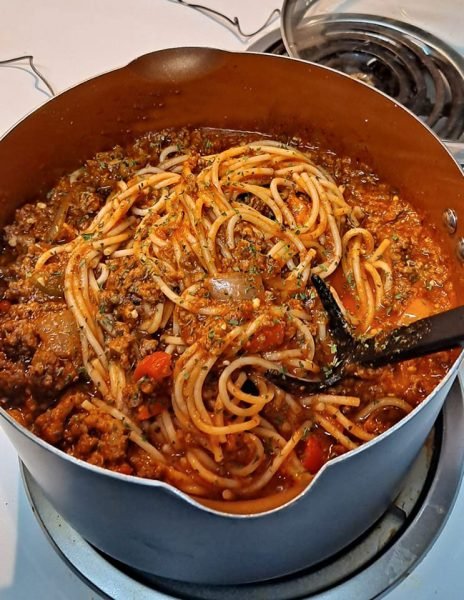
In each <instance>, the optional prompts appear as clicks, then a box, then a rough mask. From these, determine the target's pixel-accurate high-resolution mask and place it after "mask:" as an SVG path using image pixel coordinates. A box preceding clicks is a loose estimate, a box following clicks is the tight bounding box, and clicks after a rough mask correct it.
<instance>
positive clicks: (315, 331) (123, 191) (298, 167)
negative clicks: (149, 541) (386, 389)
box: [32, 136, 422, 501]
mask: <svg viewBox="0 0 464 600" xmlns="http://www.w3.org/2000/svg"><path fill="white" fill-rule="evenodd" d="M83 177H85V169H80V170H79V171H76V172H75V173H73V174H72V175H71V176H70V179H69V185H71V186H79V184H80V182H82V178H83ZM361 204H362V203H361ZM363 221H364V222H363ZM391 246H392V239H391V238H390V237H387V236H383V237H382V235H379V232H378V231H373V230H371V229H370V228H369V224H368V223H366V220H365V210H364V209H363V207H362V206H361V205H360V204H358V202H356V201H355V199H354V198H353V197H351V198H350V201H347V199H346V198H345V197H344V186H342V185H338V184H337V182H336V181H335V179H334V178H333V176H332V175H330V174H329V172H328V170H327V169H326V168H323V167H322V166H321V165H319V164H316V163H315V162H314V161H313V157H312V153H311V152H310V151H308V150H305V149H304V148H297V147H295V146H290V145H286V144H283V143H281V142H280V141H273V140H271V139H267V138H264V139H258V140H253V141H248V140H247V139H246V137H245V136H243V137H242V138H239V139H238V143H235V144H234V145H229V146H227V147H225V148H220V147H219V148H218V149H217V150H215V151H214V152H209V153H199V152H198V151H197V150H196V149H195V148H189V147H186V148H182V149H181V148H179V146H178V144H175V143H174V144H172V143H171V144H168V145H166V146H165V147H164V148H162V149H161V151H160V152H159V155H158V160H157V162H156V163H154V162H148V163H146V164H143V166H141V167H140V168H138V169H135V170H133V172H132V173H131V174H130V176H128V177H126V178H125V179H124V178H119V179H117V182H116V185H114V186H113V189H112V191H111V193H110V194H109V195H108V196H107V198H106V200H105V201H104V202H103V203H102V204H101V206H99V207H98V210H97V211H95V214H94V216H93V217H92V218H91V219H90V220H89V219H87V221H86V226H85V227H84V228H82V229H79V228H78V227H74V229H73V234H72V235H69V236H68V239H65V240H63V241H62V242H61V243H58V244H57V245H54V246H53V245H50V244H49V247H47V248H45V249H43V250H42V253H41V254H40V255H39V256H38V258H37V259H36V262H35V267H34V272H33V274H32V277H33V278H35V279H36V280H39V281H40V280H41V279H42V280H43V279H44V278H45V279H46V278H47V276H49V274H50V272H51V271H52V270H53V269H56V268H57V267H56V265H58V264H59V265H61V266H62V267H63V273H64V279H63V281H64V285H63V293H64V300H65V303H66V307H67V308H68V309H69V310H70V311H71V313H72V316H73V318H74V321H75V323H76V325H77V327H78V330H79V338H80V353H81V357H82V358H81V360H82V365H83V367H84V368H85V372H86V373H87V374H88V377H89V380H90V381H89V383H91V384H92V385H93V389H94V390H95V392H94V393H92V394H87V393H86V395H85V400H83V401H80V402H78V403H77V405H76V406H75V407H74V408H73V409H72V412H71V414H76V413H77V414H78V415H79V418H80V419H81V420H83V422H85V419H86V417H85V415H90V414H94V415H97V414H104V415H105V419H110V421H111V419H112V420H114V421H119V422H121V423H122V424H123V426H124V427H123V430H124V431H125V434H124V435H125V436H126V437H125V443H126V448H127V444H135V445H136V446H137V447H138V448H139V450H138V452H139V453H141V454H139V455H138V456H139V458H140V456H141V455H144V456H145V457H147V458H146V459H144V460H145V462H147V461H148V463H149V464H150V465H151V467H152V468H151V471H150V469H148V471H147V470H146V469H145V471H143V472H142V473H141V474H142V475H143V474H144V473H145V476H156V477H158V478H160V479H163V480H165V481H167V482H169V483H172V484H173V485H175V486H177V487H179V488H180V489H181V490H183V491H185V492H187V493H190V494H194V495H196V496H199V497H205V498H212V499H223V500H225V501H234V500H243V499H248V498H256V497H264V496H267V495H270V494H272V493H275V492H276V491H282V490H288V489H289V488H291V487H292V486H297V487H298V489H300V488H301V486H302V485H304V484H306V483H308V482H309V481H310V480H311V479H312V477H313V476H314V474H315V473H316V472H317V470H318V469H319V468H320V466H321V465H322V464H323V463H324V462H325V461H326V460H327V459H328V458H330V457H332V456H336V455H338V454H341V453H343V452H345V451H349V450H352V449H354V448H356V447H358V445H359V444H362V443H364V442H366V441H369V440H371V439H373V438H374V437H375V435H377V434H378V433H379V432H381V431H382V430H383V427H382V426H381V425H380V426H378V427H377V429H376V426H375V423H374V425H373V421H375V417H376V415H377V416H378V415H379V414H381V413H384V414H385V412H387V413H388V411H390V415H391V419H393V420H391V422H394V421H395V420H397V419H398V418H400V416H401V415H403V414H406V413H408V412H410V411H411V410H412V408H413V405H412V403H411V401H410V400H409V401H408V399H407V398H399V397H397V396H396V395H395V394H394V393H393V394H392V395H391V396H389V395H388V394H382V395H381V397H380V398H378V399H377V398H376V397H375V392H374V396H372V394H369V392H366V389H362V390H361V389H360V390H357V389H356V385H354V386H352V388H351V389H348V388H346V389H340V388H337V389H334V390H333V391H331V392H330V393H328V394H319V395H315V396H313V397H309V398H308V397H306V398H296V397H293V396H291V395H290V394H288V393H285V392H283V391H282V390H280V389H279V388H277V387H276V386H275V385H273V384H272V383H271V382H270V381H268V380H267V379H266V372H268V371H284V372H288V373H292V374H295V375H301V376H308V373H309V374H312V375H313V376H315V377H317V374H318V373H320V372H321V370H322V369H327V368H330V366H331V361H332V360H333V357H334V355H335V354H336V349H335V348H334V344H333V342H332V340H331V338H330V332H329V331H328V330H327V326H326V316H325V314H324V312H323V310H322V308H321V306H320V304H319V301H318V298H317V297H316V294H315V293H314V290H313V289H312V288H311V286H310V275H311V274H314V273H316V274H319V275H320V276H321V277H322V278H325V279H327V281H329V283H330V285H331V287H332V290H333V292H334V295H335V297H336V299H337V301H338V302H339V304H340V307H341V309H342V311H343V313H344V314H345V315H346V317H347V319H348V320H349V321H350V322H351V324H352V327H353V329H355V330H356V332H357V334H358V335H371V334H372V333H375V332H376V331H378V330H379V329H381V328H382V323H383V321H385V318H386V315H387V314H391V310H392V307H393V305H394V303H395V297H394V293H395V262H394V260H393V259H392V248H391ZM401 277H403V275H400V278H401ZM341 281H343V285H340V282H341ZM388 311H390V312H388ZM395 315H396V320H397V321H398V318H399V317H400V315H401V312H400V311H397V312H396V313H394V316H395ZM418 316H422V315H418ZM392 324H394V323H393V322H392ZM50 410H53V409H49V412H50ZM45 414H46V413H45ZM105 423H106V421H105ZM366 423H368V424H369V427H366V426H365V425H366ZM39 425H40V417H39ZM377 425H379V424H378V423H377ZM87 431H88V429H87ZM105 431H106V430H105ZM39 433H40V432H39ZM309 440H312V441H311V443H308V442H309ZM311 448H312V449H311ZM67 451H70V452H71V453H76V451H75V446H72V447H71V446H69V447H68V449H67ZM308 453H309V454H308ZM310 454H311V455H310ZM122 463H124V464H127V462H125V461H124V460H123V459H121V457H119V458H118V460H115V461H113V463H112V464H108V463H104V462H103V464H104V466H110V468H114V469H115V470H121V471H122V472H129V473H130V472H133V469H132V468H131V467H130V466H128V467H125V468H121V464H122ZM147 472H148V475H146V473H147Z"/></svg>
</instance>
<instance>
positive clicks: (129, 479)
mask: <svg viewBox="0 0 464 600" xmlns="http://www.w3.org/2000/svg"><path fill="white" fill-rule="evenodd" d="M179 51H181V52H185V53H191V52H195V51H203V52H213V53H217V54H227V55H233V56H235V57H240V56H258V57H260V58H262V59H264V60H274V61H277V60H289V61H293V62H299V63H302V64H304V65H305V66H308V65H309V66H311V67H313V68H316V69H321V70H324V71H329V72H331V73H332V76H333V75H336V76H338V77H342V78H345V79H349V80H350V82H351V83H352V84H355V85H362V86H365V87H367V88H368V89H369V91H370V93H376V94H380V95H381V96H383V97H384V99H385V100H387V101H388V102H389V103H391V104H392V105H393V106H394V107H395V108H397V109H400V110H403V111H405V112H406V113H408V114H409V116H410V117H413V118H414V119H415V120H416V121H417V122H418V123H419V124H420V125H421V126H422V127H423V128H424V129H425V131H426V132H428V133H429V134H430V135H432V136H433V137H434V138H435V140H436V141H437V142H438V144H439V145H440V146H441V148H442V150H445V151H446V152H447V154H448V155H449V158H450V159H451V160H452V162H453V163H454V165H455V167H456V168H457V169H458V172H459V173H460V174H461V175H462V177H464V172H463V171H462V170H461V168H460V166H459V164H458V162H457V160H456V159H455V157H454V156H453V154H452V153H451V152H450V150H449V149H448V148H447V147H446V145H445V144H444V143H443V142H442V140H441V139H440V138H439V137H438V135H437V134H436V133H435V132H434V131H432V129H430V127H428V126H427V125H426V124H425V123H423V122H422V121H421V120H420V119H419V118H418V117H417V116H416V115H415V114H414V113H412V112H411V110H409V109H408V108H406V107H404V106H402V105H401V104H398V103H397V102H395V101H394V100H393V99H392V98H390V97H389V96H387V95H386V94H385V93H384V92H382V91H379V90H376V89H375V88H372V87H371V86H369V85H368V84H367V83H365V82H363V81H359V80H355V79H353V78H352V77H350V76H349V75H347V74H345V73H341V72H339V71H337V70H335V69H333V68H331V67H326V66H325V65H319V64H316V63H313V62H310V61H306V60H303V59H300V58H294V57H290V56H288V57H287V56H277V55H268V54H262V53H260V52H247V53H243V52H234V51H229V50H222V49H218V48H211V47H206V46H193V47H190V46H182V47H176V48H167V49H162V50H156V51H153V52H150V53H147V54H143V55H141V56H138V57H136V58H135V59H133V60H131V61H130V62H129V63H127V64H125V65H124V66H121V67H117V68H114V69H109V70H108V71H104V72H102V73H100V74H98V75H93V76H92V77H89V78H87V79H85V80H82V81H80V82H79V83H77V84H75V85H72V86H70V87H68V88H66V89H64V90H62V91H61V92H59V93H58V94H56V95H55V96H52V97H51V98H49V99H47V100H45V101H44V102H43V103H42V104H40V105H39V106H38V107H36V108H34V109H32V110H31V111H29V112H28V113H27V114H26V115H25V116H23V117H22V118H21V119H19V120H18V121H17V122H15V123H14V124H13V125H12V126H11V127H10V128H9V129H8V130H7V131H6V132H5V133H4V134H3V135H2V136H1V137H0V143H1V142H2V140H3V139H5V138H6V137H7V136H8V135H9V134H10V133H11V132H12V131H13V130H14V129H16V127H19V126H20V125H21V123H22V122H23V121H25V120H26V119H28V118H29V117H31V116H32V115H33V114H34V113H35V112H36V111H37V110H40V109H41V108H43V107H44V106H45V105H47V104H48V103H50V102H53V101H54V100H55V99H56V98H57V97H59V96H62V95H63V94H66V93H69V92H72V91H73V90H74V89H75V88H77V87H80V86H81V85H85V84H87V83H89V82H91V81H95V80H97V79H98V78H100V77H104V76H105V75H107V74H109V73H113V72H115V71H118V70H122V71H123V70H124V69H127V68H131V67H132V65H134V64H135V63H137V62H138V61H140V60H142V59H145V58H147V57H150V56H152V55H159V54H161V53H166V54H168V53H173V52H179ZM463 359H464V349H463V350H462V351H461V352H460V354H459V356H458V357H457V358H456V360H455V362H454V363H453V365H452V366H451V368H450V369H449V371H448V372H447V373H446V375H445V376H444V377H443V379H442V380H441V381H440V383H439V384H438V385H437V386H436V387H435V388H434V389H433V391H432V392H431V393H430V394H429V395H428V396H427V397H426V398H424V400H423V401H422V402H421V403H420V404H418V405H417V406H416V407H415V408H414V409H413V410H412V411H411V412H410V413H409V414H408V415H406V416H405V417H403V418H402V419H400V421H398V422H397V423H396V424H395V425H394V426H393V427H391V428H389V429H387V430H386V431H384V432H383V433H381V434H380V435H379V436H377V437H375V438H373V439H372V440H370V441H368V442H365V443H363V444H362V445H360V446H359V447H358V448H356V449H355V450H350V451H348V452H346V453H345V454H342V455H340V456H338V457H337V458H334V459H332V460H330V461H328V462H327V463H325V464H324V466H323V467H322V468H321V469H320V470H319V472H318V473H317V474H316V476H315V477H314V478H313V479H312V480H311V482H310V483H309V484H308V485H307V486H306V487H305V488H304V489H303V490H301V491H300V492H299V493H298V494H297V495H296V496H294V497H293V498H291V499H290V500H288V501H287V502H284V503H283V504H280V505H278V506H276V507H274V508H272V509H269V510H266V511H263V512H259V513H250V514H245V513H244V514H236V513H230V512H226V511H221V510H218V509H215V508H211V507H209V506H206V505H204V504H202V503H201V502H198V501H197V500H195V498H193V497H192V496H190V495H189V494H186V493H185V492H182V491H181V490H179V489H177V488H176V487H174V486H172V485H171V484H168V483H166V482H164V481H159V480H156V479H144V478H142V477H137V476H135V475H125V474H123V473H117V472H115V471H111V470H109V469H105V468H103V467H99V466H96V465H92V464H90V463H88V462H86V461H84V460H82V459H79V458H75V457H74V456H71V455H69V454H66V452H64V451H63V450H60V449H59V448H56V447H55V446H52V445H51V444H49V443H47V442H45V441H44V440H42V439H41V438H40V437H38V436H37V435H35V434H34V433H32V432H31V431H30V430H29V429H27V428H26V427H24V426H23V425H21V424H20V423H18V422H17V421H16V420H15V419H13V417H11V416H10V415H9V414H8V413H7V412H6V410H5V409H4V408H2V407H1V406H0V416H1V417H3V418H4V419H5V420H6V421H7V422H8V423H9V424H10V425H11V426H12V427H13V428H14V429H16V430H17V431H18V432H19V433H20V434H22V435H24V436H26V437H27V438H28V439H29V440H30V441H32V442H33V443H35V444H37V445H38V446H40V447H42V448H43V449H44V450H46V451H48V452H51V453H52V454H55V456H57V457H58V458H63V459H65V460H68V461H69V462H71V463H72V464H74V465H75V466H77V467H83V468H86V469H88V470H90V471H91V472H93V473H95V474H96V475H103V476H107V477H112V478H113V479H116V480H119V481H121V482H126V483H132V484H137V485H141V486H145V487H151V488H155V489H156V488H160V489H162V490H164V491H166V492H168V493H170V494H172V495H174V496H176V497H177V498H179V499H180V500H183V501H185V502H186V503H187V504H190V505H191V506H192V507H193V508H196V509H199V510H200V511H203V512H206V513H210V514H212V515H216V516H219V517H222V518H228V519H233V520H243V519H260V518H265V517H267V516H269V515H271V514H273V513H276V512H279V511H282V510H284V509H286V508H289V507H290V506H291V505H293V504H294V503H296V502H298V501H299V500H301V499H302V498H303V497H304V496H306V495H308V494H309V493H310V490H311V488H312V487H313V486H314V485H315V484H316V482H317V481H318V480H320V479H321V478H322V477H324V476H325V474H326V473H327V472H330V470H331V469H333V468H335V467H336V466H337V465H338V464H339V463H341V462H344V461H346V460H350V459H351V458H352V457H354V456H355V455H357V454H359V453H361V452H364V451H367V450H368V449H369V448H371V447H372V446H374V445H376V444H379V443H382V441H383V440H384V439H385V438H386V437H388V436H390V435H394V433H395V432H396V431H398V430H399V429H400V428H401V427H403V425H405V424H406V423H408V422H409V421H410V420H411V419H413V418H414V417H415V415H416V413H418V412H419V411H420V410H421V409H422V408H423V407H424V406H425V405H427V404H429V403H430V402H431V401H432V399H433V398H434V397H435V395H436V394H438V393H439V392H440V390H441V389H442V388H443V387H444V386H445V385H446V384H447V383H448V381H449V380H450V379H454V377H456V375H457V373H458V370H459V367H460V365H461V363H462V361H463ZM246 501H247V500H246V499H245V500H243V501H242V502H246Z"/></svg>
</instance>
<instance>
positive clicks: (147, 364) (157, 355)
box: [134, 352, 171, 381]
mask: <svg viewBox="0 0 464 600" xmlns="http://www.w3.org/2000/svg"><path fill="white" fill-rule="evenodd" d="M170 374H171V355H170V354H167V352H153V354H149V355H148V356H145V358H142V360H141V361H140V362H139V364H138V365H137V367H136V369H135V371H134V379H135V380H136V381H137V380H138V379H140V378H142V377H150V378H151V379H154V380H155V381H160V380H161V379H165V378H166V377H169V375H170Z"/></svg>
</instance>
